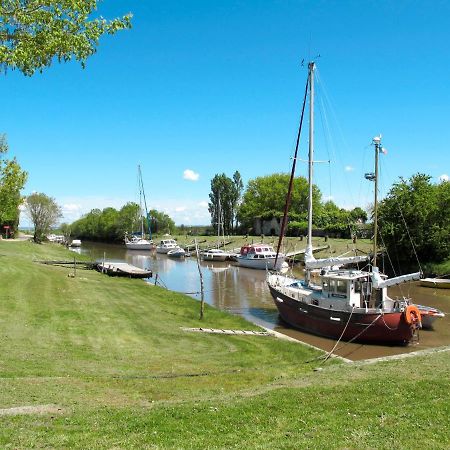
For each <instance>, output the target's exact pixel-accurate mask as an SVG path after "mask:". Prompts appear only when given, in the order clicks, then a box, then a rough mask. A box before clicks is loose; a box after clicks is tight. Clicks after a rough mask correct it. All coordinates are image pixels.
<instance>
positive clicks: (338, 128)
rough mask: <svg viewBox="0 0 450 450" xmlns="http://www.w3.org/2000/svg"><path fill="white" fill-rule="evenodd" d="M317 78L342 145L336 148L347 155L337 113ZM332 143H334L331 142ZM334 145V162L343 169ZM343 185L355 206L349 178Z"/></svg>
mask: <svg viewBox="0 0 450 450" xmlns="http://www.w3.org/2000/svg"><path fill="white" fill-rule="evenodd" d="M318 77H319V82H320V84H321V88H322V89H321V90H322V96H323V97H324V99H325V102H326V105H327V106H328V108H327V109H329V111H330V116H331V118H332V120H333V123H334V124H335V127H336V130H337V134H338V137H339V139H340V140H341V141H342V145H341V146H339V147H338V148H341V147H342V148H344V149H345V150H346V151H347V153H348V152H349V149H350V146H349V144H348V142H347V140H346V139H345V137H344V133H343V130H342V127H341V126H340V123H339V120H338V115H337V113H336V110H335V108H334V107H333V103H332V101H331V97H330V95H329V94H328V92H327V89H326V85H325V83H324V81H323V80H322V79H321V77H320V72H319V73H318ZM333 142H334V141H333ZM335 148H336V147H335V145H334V143H333V151H334V155H335V158H334V159H335V161H338V162H339V165H340V167H341V168H345V164H344V163H343V159H342V156H341V153H340V152H338V151H335ZM344 183H345V185H346V186H347V194H348V195H349V196H350V200H351V202H352V203H353V204H355V199H354V198H353V189H351V186H350V181H349V177H348V176H345V177H344Z"/></svg>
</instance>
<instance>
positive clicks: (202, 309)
mask: <svg viewBox="0 0 450 450" xmlns="http://www.w3.org/2000/svg"><path fill="white" fill-rule="evenodd" d="M194 242H195V254H196V256H197V267H198V273H199V274H200V320H202V319H203V313H204V310H205V297H204V290H203V274H202V269H201V267H200V254H199V252H198V244H197V239H194Z"/></svg>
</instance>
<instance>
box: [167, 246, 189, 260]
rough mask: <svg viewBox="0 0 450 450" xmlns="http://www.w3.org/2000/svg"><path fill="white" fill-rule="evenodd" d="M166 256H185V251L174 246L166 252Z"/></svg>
mask: <svg viewBox="0 0 450 450" xmlns="http://www.w3.org/2000/svg"><path fill="white" fill-rule="evenodd" d="M167 256H170V257H172V258H184V257H185V256H186V251H185V250H184V249H183V248H181V247H176V248H174V249H172V250H169V251H168V252H167Z"/></svg>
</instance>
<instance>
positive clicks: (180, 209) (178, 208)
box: [175, 206, 186, 212]
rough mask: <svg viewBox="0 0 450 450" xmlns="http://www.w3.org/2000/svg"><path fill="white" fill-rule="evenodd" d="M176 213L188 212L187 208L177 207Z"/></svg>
mask: <svg viewBox="0 0 450 450" xmlns="http://www.w3.org/2000/svg"><path fill="white" fill-rule="evenodd" d="M175 211H176V212H183V211H186V206H177V207H175Z"/></svg>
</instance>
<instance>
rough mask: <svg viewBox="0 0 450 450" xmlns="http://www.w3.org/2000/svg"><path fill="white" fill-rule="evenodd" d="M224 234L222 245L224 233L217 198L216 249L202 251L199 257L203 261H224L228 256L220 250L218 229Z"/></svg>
mask: <svg viewBox="0 0 450 450" xmlns="http://www.w3.org/2000/svg"><path fill="white" fill-rule="evenodd" d="M221 226H222V231H223V234H224V238H223V243H225V231H224V227H223V218H222V207H221V204H220V196H219V197H218V211H217V248H210V249H207V250H205V251H203V252H202V253H201V254H200V257H201V259H202V260H203V261H226V260H227V259H228V258H229V257H230V255H229V253H228V252H226V251H225V250H222V249H221V248H220V227H221Z"/></svg>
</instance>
